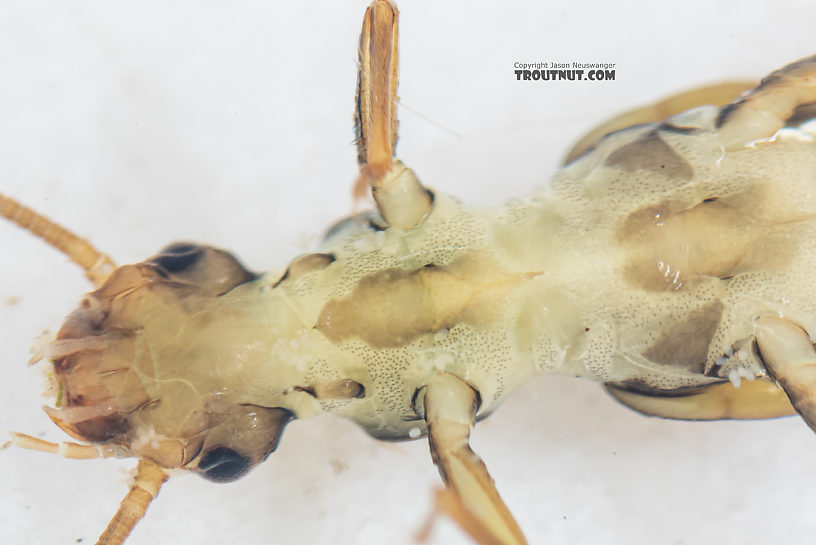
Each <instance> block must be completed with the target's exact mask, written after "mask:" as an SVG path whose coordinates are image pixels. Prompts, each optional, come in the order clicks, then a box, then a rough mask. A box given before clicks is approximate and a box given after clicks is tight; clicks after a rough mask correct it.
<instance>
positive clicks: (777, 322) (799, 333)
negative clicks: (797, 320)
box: [756, 316, 816, 431]
mask: <svg viewBox="0 0 816 545" xmlns="http://www.w3.org/2000/svg"><path fill="white" fill-rule="evenodd" d="M756 340H757V345H758V346H759V352H760V354H761V355H762V359H763V360H764V361H765V365H766V366H767V368H768V371H769V372H770V373H771V376H773V378H774V379H776V381H777V382H778V383H779V385H780V386H781V387H782V389H783V390H785V393H786V394H788V397H789V398H790V400H791V403H792V404H793V406H794V408H795V409H796V412H798V413H799V414H800V415H802V418H804V420H805V422H807V424H808V426H810V427H811V429H812V430H814V431H816V389H814V385H816V349H814V347H813V343H812V341H811V340H810V337H809V336H808V334H807V333H806V332H805V331H804V330H803V329H802V328H801V327H799V326H798V325H796V324H794V323H793V322H790V321H788V320H786V319H784V318H779V317H777V316H764V317H762V318H760V319H759V320H758V321H757V327H756Z"/></svg>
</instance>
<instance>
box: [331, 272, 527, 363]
mask: <svg viewBox="0 0 816 545" xmlns="http://www.w3.org/2000/svg"><path fill="white" fill-rule="evenodd" d="M451 268H455V264H454V265H452V266H451V267H446V268H443V267H437V266H435V265H427V266H425V267H423V268H421V269H418V270H414V271H406V270H402V269H387V270H384V271H380V272H376V273H373V274H370V275H368V276H366V277H364V278H362V279H361V280H360V282H359V283H358V284H357V286H356V287H355V288H354V291H352V292H351V293H350V294H349V295H347V296H346V297H344V298H342V299H332V300H330V301H328V302H327V303H326V304H325V305H324V306H323V309H322V310H321V311H320V315H319V317H318V319H317V329H318V330H320V331H321V332H322V333H323V334H324V335H326V337H328V338H329V339H330V340H331V341H333V342H341V341H345V340H349V339H360V340H363V341H365V342H367V343H368V344H370V345H372V346H375V347H377V348H389V347H399V346H404V345H406V344H409V343H411V342H412V341H414V340H415V339H417V338H419V337H420V336H421V335H424V334H432V333H435V332H437V331H440V330H442V329H450V328H451V327H453V326H454V325H455V324H457V323H460V322H463V323H476V322H479V321H483V320H486V319H489V317H490V316H492V314H493V312H492V311H491V305H490V299H491V296H493V295H496V294H499V293H502V292H504V291H505V290H506V289H508V288H511V287H512V286H514V285H516V284H518V283H519V282H521V281H523V280H524V279H525V278H528V277H529V276H530V275H493V277H492V278H490V279H482V278H478V279H475V278H474V277H472V276H471V277H467V276H459V275H456V274H454V273H452V272H451Z"/></svg>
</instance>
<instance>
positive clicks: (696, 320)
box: [643, 301, 723, 374]
mask: <svg viewBox="0 0 816 545" xmlns="http://www.w3.org/2000/svg"><path fill="white" fill-rule="evenodd" d="M722 311H723V305H722V303H720V302H719V301H715V302H713V303H710V304H708V305H705V306H703V307H700V308H699V309H697V310H695V311H693V312H691V313H690V314H688V315H687V316H686V318H685V319H684V320H683V321H680V322H676V323H673V324H670V325H668V326H666V327H665V328H664V329H663V330H662V331H661V332H660V337H659V338H658V340H657V342H656V343H655V344H653V345H652V346H651V347H649V349H648V350H646V351H645V352H644V353H643V356H644V357H646V358H648V359H650V360H651V361H653V362H655V363H660V364H663V365H669V366H671V367H680V368H682V369H686V370H688V371H691V372H692V373H699V374H702V373H703V372H704V371H705V366H706V361H707V359H708V348H709V346H710V345H711V339H712V338H713V337H714V332H715V331H716V330H717V325H718V324H719V323H720V317H721V316H722Z"/></svg>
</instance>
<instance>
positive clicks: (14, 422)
mask: <svg viewBox="0 0 816 545" xmlns="http://www.w3.org/2000/svg"><path fill="white" fill-rule="evenodd" d="M661 5H662V4H660V3H657V2H646V1H643V2H640V1H634V2H626V3H623V4H621V3H615V4H610V5H608V6H603V5H601V3H600V2H598V3H594V2H570V3H566V2H563V3H560V4H555V3H552V2H551V3H543V2H523V1H518V2H503V3H498V2H497V3H495V4H493V5H489V6H482V5H478V6H477V5H474V4H472V3H463V2H447V3H445V4H441V3H437V2H432V1H424V0H423V1H420V0H412V1H411V2H403V5H401V8H402V9H403V16H402V19H401V22H402V29H401V30H402V52H403V57H402V60H403V62H402V71H401V77H402V84H401V92H400V94H401V96H402V98H403V101H404V104H405V105H406V106H409V107H410V108H411V109H412V110H414V111H416V112H419V113H421V114H422V115H423V116H427V117H429V118H431V119H433V120H434V121H435V122H437V123H439V124H441V125H444V126H445V127H447V128H449V129H450V130H451V131H454V132H455V133H457V134H458V135H460V138H456V137H453V136H451V135H450V134H449V133H447V132H445V131H443V130H441V129H439V128H438V127H437V126H435V125H433V124H431V123H428V122H427V121H425V120H424V119H423V118H421V117H419V116H418V115H415V114H413V113H411V112H408V111H405V110H404V109H403V110H402V112H401V114H400V117H401V121H402V129H401V142H400V147H399V152H400V153H399V155H400V156H401V157H402V158H403V159H404V160H405V161H406V162H407V163H408V164H410V165H411V166H412V167H413V168H415V170H416V171H417V173H418V174H419V175H420V176H421V177H422V179H423V181H424V182H425V183H426V184H428V185H431V186H434V187H437V188H439V189H441V190H444V191H448V192H451V193H454V194H457V195H460V196H461V197H463V198H465V199H466V200H469V201H471V202H476V203H480V204H488V203H491V202H496V201H499V200H502V199H505V198H507V197H510V196H513V195H515V194H520V193H523V192H525V191H527V190H529V189H530V188H531V187H533V186H534V185H536V184H540V183H545V182H546V181H547V179H548V178H549V176H550V174H551V173H552V171H553V170H554V168H555V165H556V163H557V161H558V158H559V157H560V156H561V155H562V154H563V153H564V152H565V150H566V149H567V147H568V145H569V143H570V142H571V141H573V140H574V139H575V138H576V137H577V136H578V135H579V134H580V133H581V132H583V131H585V130H586V129H588V128H589V127H590V126H591V125H592V124H594V123H596V122H598V121H600V120H602V119H603V118H605V117H607V116H609V115H611V114H614V113H617V112H618V111H620V110H621V109H624V108H628V107H632V106H635V105H638V104H641V103H644V102H647V101H650V100H653V99H656V98H658V97H661V96H663V95H666V94H668V93H671V92H674V91H677V90H680V89H683V88H687V87H690V86H695V85H698V84H702V83H708V82H711V81H716V80H721V79H723V78H728V77H732V78H733V77H755V76H757V77H758V76H762V75H764V74H766V73H767V72H769V71H770V70H772V69H775V68H778V67H780V66H782V65H783V64H785V63H787V62H789V61H791V60H794V59H796V58H799V57H802V56H804V55H806V54H810V53H813V51H809V50H808V49H806V48H807V47H809V46H810V45H811V44H812V21H813V20H814V16H816V9H814V7H812V6H811V5H810V4H809V3H807V2H804V1H798V2H797V1H794V0H788V1H784V2H776V3H774V4H773V5H772V4H770V3H764V4H759V3H757V5H750V4H749V3H745V2H736V1H727V2H720V3H716V4H709V3H708V2H705V1H702V0H700V1H692V2H687V3H685V5H680V4H671V10H667V11H663V10H662V9H661ZM172 6H173V7H172V8H171V7H168V5H167V4H166V3H164V2H155V1H152V0H151V1H145V2H139V3H138V4H134V3H131V4H125V3H115V2H111V3H105V4H100V3H98V2H89V1H88V2H73V3H70V4H68V3H64V2H53V1H52V2H46V1H32V2H27V3H25V4H20V5H14V6H12V5H4V7H3V14H2V17H0V73H2V74H3V76H2V82H3V83H2V85H0V119H2V128H0V180H2V182H0V191H3V192H5V193H7V194H9V195H12V196H14V197H16V198H19V199H20V200H21V201H23V202H25V203H27V204H29V205H31V206H33V207H34V208H36V209H37V210H39V211H41V212H44V213H45V214H47V215H49V216H50V217H52V218H54V219H56V220H58V221H60V222H62V223H64V224H65V225H66V226H68V227H70V228H71V229H73V230H75V231H77V232H79V233H80V234H82V235H84V236H87V237H89V238H91V239H92V240H93V242H94V243H95V244H97V245H98V246H99V247H100V248H102V249H104V250H106V251H108V252H110V253H111V254H112V255H113V256H114V258H115V259H117V260H118V261H119V262H128V261H135V260H140V259H142V258H144V257H145V256H147V255H150V254H151V253H153V252H155V251H156V250H157V249H158V248H160V247H161V246H163V245H164V244H165V243H167V242H169V241H171V240H175V239H181V238H184V239H196V240H201V241H208V242H211V243H213V244H216V245H220V246H223V247H226V248H230V249H232V250H233V251H235V252H236V254H237V255H238V256H239V257H241V258H242V259H244V260H245V262H246V263H247V264H248V265H249V266H250V267H252V268H255V269H264V268H269V267H274V266H279V265H283V264H284V263H285V262H286V261H287V260H288V259H289V258H291V257H292V256H293V255H294V254H296V253H299V252H301V251H303V249H304V248H305V246H304V242H305V243H308V241H309V240H313V239H311V238H310V237H312V236H313V235H315V234H316V233H319V232H320V231H321V230H322V229H323V228H324V227H325V226H326V225H328V223H329V222H330V221H332V220H333V219H335V218H338V217H340V216H342V215H344V214H345V213H347V212H348V211H349V207H350V200H349V188H350V185H351V182H352V180H353V179H354V176H355V171H356V167H355V162H354V151H353V149H352V148H351V146H350V142H351V138H352V137H351V121H350V120H351V107H352V91H353V86H354V70H355V47H356V38H357V32H358V30H359V21H360V18H361V15H362V11H363V8H364V6H363V4H362V2H331V3H328V2H327V3H326V5H325V6H320V5H317V4H315V3H305V2H299V3H286V4H281V5H279V6H274V5H273V4H272V3H269V2H254V3H244V5H236V6H234V7H233V6H228V5H227V4H225V3H215V2H206V3H204V2H176V3H173V4H172ZM460 12H461V13H460ZM532 60H563V61H572V60H576V61H585V62H595V61H609V62H615V63H617V67H616V68H617V81H615V82H608V83H589V82H586V83H584V82H582V83H578V82H562V83H535V82H529V83H522V82H517V81H515V78H514V76H513V72H512V70H513V66H512V65H513V62H515V61H532ZM0 247H2V249H3V252H2V266H0V325H2V328H0V346H2V356H1V357H2V375H0V376H2V379H3V380H2V381H0V403H1V404H2V405H1V406H0V433H5V432H6V431H7V430H20V431H25V432H28V433H31V434H34V435H43V434H44V436H45V437H47V438H49V439H52V440H61V439H62V438H64V436H63V435H62V434H61V433H60V432H59V430H57V429H56V428H55V427H54V426H53V425H51V424H50V422H49V421H48V420H47V419H46V418H45V416H44V415H43V414H42V412H41V411H40V410H39V406H40V405H41V404H43V403H45V402H46V400H43V399H41V398H40V395H39V392H40V385H39V373H38V370H37V369H34V370H32V369H27V368H26V367H25V365H24V362H25V360H26V359H27V357H28V356H27V349H28V347H30V346H31V345H32V344H33V343H32V339H34V338H35V337H36V336H37V335H38V334H39V333H40V332H41V331H42V330H43V328H46V327H50V328H52V330H53V328H54V327H56V326H57V325H58V324H59V322H60V320H61V318H62V316H64V315H65V314H66V313H67V311H69V310H70V309H71V307H72V306H73V305H74V304H75V302H76V301H77V300H78V299H79V296H80V294H81V293H82V292H83V291H84V290H86V289H87V285H86V283H85V282H84V281H83V279H82V277H81V275H80V274H79V273H78V271H77V270H76V267H73V266H71V265H70V264H67V263H66V262H65V260H64V258H62V257H61V256H59V255H57V254H56V253H55V252H54V251H52V250H50V249H48V248H46V247H45V246H43V245H42V244H41V243H39V242H36V241H33V240H32V238H31V237H30V236H28V235H26V234H25V233H22V232H19V231H18V230H17V229H15V228H13V227H12V226H9V225H0ZM10 297H11V298H15V299H16V300H17V302H16V303H15V304H9V303H10V302H9V301H8V298H10ZM475 446H476V448H477V450H478V451H479V452H480V453H481V454H482V455H483V457H484V458H485V459H486V461H487V463H488V466H489V467H490V469H491V471H492V472H493V475H494V477H495V478H496V480H497V482H498V484H499V488H500V490H501V491H502V492H503V494H504V496H505V499H506V500H507V502H508V504H509V505H510V507H511V509H513V511H514V512H515V514H516V516H517V517H518V519H519V522H520V523H521V526H522V527H523V528H524V529H525V531H526V532H527V534H528V536H529V539H530V541H531V543H547V544H590V543H591V544H593V545H602V544H620V543H650V544H651V543H666V544H680V543H682V544H708V543H743V544H760V543H762V544H765V543H779V542H784V543H786V544H787V545H793V544H798V543H811V542H812V536H813V535H814V531H815V530H816V521H814V520H813V518H812V517H811V516H809V515H808V514H810V513H813V512H814V509H815V508H816V498H814V496H813V493H812V491H813V489H814V484H816V441H814V437H813V436H812V434H811V433H810V432H809V431H808V430H807V428H806V427H805V426H804V425H803V424H802V423H801V422H799V421H798V420H797V419H786V420H783V421H770V422H755V423H714V424H697V423H677V422H666V421H661V420H657V419H649V418H644V417H641V416H640V415H637V414H634V413H631V412H629V411H627V410H626V409H624V408H621V407H619V406H618V405H616V404H615V403H614V402H613V401H611V400H610V399H609V398H608V397H607V396H606V395H605V394H604V393H603V392H602V391H601V390H600V388H599V387H597V386H596V385H593V384H590V383H582V382H578V381H571V380H565V379H561V378H558V379H556V378H548V377H544V378H542V379H541V380H539V381H538V382H537V383H536V384H532V385H530V387H528V388H526V389H525V390H524V391H522V392H519V393H518V394H517V395H516V396H514V397H513V398H512V399H511V400H510V401H509V402H508V403H507V404H506V405H505V406H504V407H502V408H501V409H500V410H499V411H498V412H497V413H496V414H495V415H494V416H492V417H491V418H490V419H489V420H487V421H485V422H483V423H482V424H481V425H480V426H479V427H478V429H477V431H476V437H475ZM428 458H429V457H428V455H427V447H426V446H425V444H424V443H423V442H415V443H409V444H402V445H396V446H394V445H381V444H378V443H375V442H374V441H372V440H370V439H368V438H367V437H365V436H364V435H363V433H362V432H360V431H359V430H357V429H356V428H355V427H354V426H353V425H352V424H350V423H348V422H344V421H338V420H336V419H331V418H323V419H318V420H316V421H303V422H298V423H295V424H293V425H291V426H290V428H289V429H288V430H287V432H286V434H285V435H284V438H283V440H282V442H281V447H280V449H279V450H278V452H277V453H275V454H273V455H272V457H271V458H270V460H269V461H268V462H267V463H266V464H264V465H263V466H261V467H260V468H259V469H258V470H256V471H255V472H254V473H253V474H251V475H250V476H248V477H247V478H245V479H243V480H241V481H239V482H237V483H235V484H232V485H215V484H211V483H208V482H205V481H203V480H201V479H198V478H196V477H193V476H188V477H184V478H179V479H175V480H173V481H171V482H170V483H169V484H168V485H167V486H166V488H165V490H163V491H162V493H161V496H160V498H159V499H158V500H157V502H156V503H155V504H154V505H153V506H152V508H151V509H150V511H149V513H148V517H147V520H146V521H144V522H143V523H142V524H141V525H140V526H139V527H138V528H137V529H136V531H135V532H134V534H133V536H132V538H131V541H130V543H131V544H132V545H147V544H153V543H178V544H187V543H190V544H192V543H196V544H197V543H208V544H222V543H223V544H226V543H235V542H240V543H247V544H256V543H258V544H260V543H270V544H272V543H274V544H306V543H333V544H359V545H366V544H369V543H371V544H375V543H376V544H402V543H406V544H407V543H411V542H412V541H411V537H410V536H411V533H412V532H413V531H414V530H415V529H417V528H418V527H419V526H420V524H421V521H422V519H423V517H424V516H425V515H426V513H427V512H428V511H429V497H430V493H431V492H430V491H431V488H432V487H433V486H435V485H436V483H437V477H436V474H435V469H434V468H433V467H432V466H431V464H430V460H429V459H428ZM131 465H132V462H124V463H117V462H114V461H93V462H81V461H71V460H61V459H59V458H56V457H53V456H48V455H45V454H39V453H32V452H25V451H22V450H19V449H9V450H6V451H2V452H0V467H2V471H0V541H2V542H7V543H45V544H56V543H74V542H77V541H78V540H82V542H84V543H87V542H92V541H93V540H95V539H96V536H97V535H98V534H99V532H100V531H101V529H102V528H103V527H104V525H105V523H106V522H107V520H108V518H109V517H110V515H111V514H112V513H113V511H114V510H115V508H116V505H117V504H118V502H119V500H120V499H121V497H122V496H123V495H124V493H125V488H126V485H125V477H124V468H127V467H130V466H131ZM433 540H434V543H446V544H454V543H468V540H466V539H465V538H463V537H461V536H460V535H459V533H458V530H456V529H455V528H453V527H452V526H451V525H450V524H447V523H445V524H442V525H441V526H439V527H438V528H437V531H436V532H435V534H434V536H433Z"/></svg>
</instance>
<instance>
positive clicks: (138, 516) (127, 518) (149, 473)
mask: <svg viewBox="0 0 816 545" xmlns="http://www.w3.org/2000/svg"><path fill="white" fill-rule="evenodd" d="M167 478H168V475H167V472H166V471H165V470H163V469H162V468H160V467H159V466H157V465H156V464H154V463H153V462H149V461H147V460H139V465H138V466H136V478H135V479H134V480H133V484H131V485H130V490H128V493H127V495H125V499H123V500H122V502H121V503H120V504H119V509H118V510H117V511H116V514H115V515H113V518H112V519H111V520H110V522H109V523H108V527H107V528H105V531H104V532H102V535H101V536H99V539H98V540H97V542H96V545H122V543H124V542H125V539H127V536H129V535H130V532H131V531H132V530H133V528H134V527H135V526H136V523H138V522H139V521H140V520H142V517H144V515H145V512H147V508H148V507H149V506H150V502H152V501H153V499H154V498H155V497H156V496H158V494H159V489H160V488H161V486H162V485H163V484H164V482H165V481H166V480H167Z"/></svg>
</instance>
